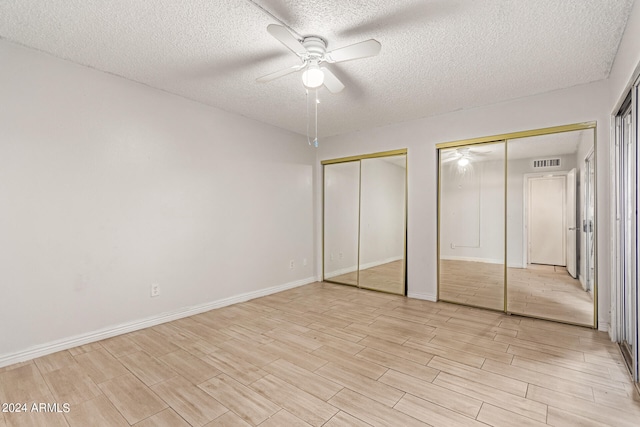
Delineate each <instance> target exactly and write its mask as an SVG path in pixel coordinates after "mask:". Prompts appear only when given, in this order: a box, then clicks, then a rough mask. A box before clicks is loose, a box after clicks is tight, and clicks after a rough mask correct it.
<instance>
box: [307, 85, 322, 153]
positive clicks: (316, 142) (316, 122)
mask: <svg viewBox="0 0 640 427" xmlns="http://www.w3.org/2000/svg"><path fill="white" fill-rule="evenodd" d="M314 92H315V97H314V98H315V99H314V101H310V100H309V89H306V90H305V93H306V98H307V99H306V101H307V142H308V143H309V145H311V144H313V146H314V147H316V148H318V103H319V102H318V90H317V89H316V90H314ZM309 102H313V104H314V108H315V134H316V136H315V138H314V140H313V141H311V138H310V135H309V133H310V132H309V123H310V122H311V117H309Z"/></svg>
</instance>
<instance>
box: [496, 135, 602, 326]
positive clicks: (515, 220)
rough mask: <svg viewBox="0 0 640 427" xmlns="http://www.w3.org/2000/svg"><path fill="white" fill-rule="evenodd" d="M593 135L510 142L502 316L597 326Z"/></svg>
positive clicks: (535, 138)
mask: <svg viewBox="0 0 640 427" xmlns="http://www.w3.org/2000/svg"><path fill="white" fill-rule="evenodd" d="M593 134H594V131H593V129H587V130H580V131H573V132H564V133H557V134H550V135H540V136H533V137H529V138H520V139H515V140H510V141H508V142H507V158H508V165H507V171H508V173H507V189H508V190H507V194H508V195H507V266H508V269H507V283H508V292H507V300H508V301H507V310H508V311H509V312H513V313H518V314H525V315H530V316H535V317H542V318H548V319H554V320H559V321H563V322H568V323H577V324H583V325H593V323H594V296H593V290H594V284H593V280H594V265H595V263H594V255H595V246H594V242H595V239H594V231H595V230H594V224H595V221H594V212H595V209H594V200H595V197H594V188H593V183H594V180H593V176H594V167H593V166H594V165H593V159H594V156H593V149H594V138H593Z"/></svg>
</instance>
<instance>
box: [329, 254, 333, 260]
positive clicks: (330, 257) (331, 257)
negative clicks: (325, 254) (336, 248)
mask: <svg viewBox="0 0 640 427" xmlns="http://www.w3.org/2000/svg"><path fill="white" fill-rule="evenodd" d="M329 259H330V260H331V261H333V252H331V254H330V255H329Z"/></svg>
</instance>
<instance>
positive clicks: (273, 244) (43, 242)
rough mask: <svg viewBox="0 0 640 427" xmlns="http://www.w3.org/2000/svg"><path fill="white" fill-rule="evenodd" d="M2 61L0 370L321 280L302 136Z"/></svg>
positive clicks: (18, 58)
mask: <svg viewBox="0 0 640 427" xmlns="http://www.w3.org/2000/svg"><path fill="white" fill-rule="evenodd" d="M0 63H2V67H0V97H1V99H2V103H0V201H1V202H2V207H1V208H0V236H1V241H2V244H1V245H0V290H1V296H0V299H1V300H2V309H1V310H0V366H2V365H3V364H8V363H10V362H14V361H16V358H27V356H29V355H31V356H34V355H37V354H39V353H38V352H39V351H44V352H46V351H51V350H55V349H56V348H57V347H55V345H53V344H55V343H58V344H60V343H62V344H60V345H61V346H64V345H65V344H64V343H66V344H67V345H68V344H69V343H70V342H71V341H69V340H72V341H73V339H76V340H80V341H82V339H86V338H87V337H88V336H90V334H93V333H96V331H103V332H104V331H110V330H112V328H113V327H114V326H116V325H130V324H132V323H135V322H138V321H140V320H141V319H149V318H154V317H156V316H158V315H160V314H162V313H170V312H177V311H180V310H182V309H184V308H186V307H190V306H198V305H201V304H206V303H210V302H220V301H223V300H225V299H227V298H231V299H233V297H240V298H241V297H243V296H245V297H246V296H247V295H249V296H251V295H253V296H255V295H257V294H260V293H261V292H268V291H269V290H273V289H274V287H278V286H283V287H286V286H294V285H297V284H301V283H306V282H309V281H313V279H314V277H315V276H316V275H317V274H316V272H314V271H313V267H312V266H313V265H314V263H313V262H312V260H313V259H315V258H316V256H317V255H319V253H320V252H317V253H316V248H315V246H314V240H315V239H314V214H316V213H317V211H316V210H315V209H316V208H317V206H315V203H314V199H313V194H314V188H313V185H314V183H313V177H314V174H315V172H314V167H316V166H315V160H316V151H315V149H312V148H309V146H308V145H307V144H306V141H305V140H304V137H302V136H299V135H296V134H293V133H290V132H287V131H283V130H279V129H277V128H274V127H271V126H268V125H264V124H261V123H258V122H255V121H252V120H248V119H245V118H243V117H240V116H237V115H234V114H229V113H226V112H223V111H220V110H216V109H213V108H209V107H206V106H203V105H200V104H197V103H193V102H190V101H187V100H184V99H181V98H179V97H175V96H172V95H169V94H166V93H163V92H159V91H156V90H152V89H149V88H147V87H145V86H143V85H139V84H135V83H132V82H129V81H126V80H123V79H120V78H118V77H114V76H111V75H108V74H104V73H101V72H97V71H95V70H91V69H88V68H84V67H81V66H77V65H74V64H71V63H68V62H65V61H62V60H58V59H55V58H52V57H50V56H47V55H45V54H42V53H40V52H37V51H34V50H29V49H26V48H23V47H19V46H16V45H13V44H10V43H7V42H4V41H0ZM302 258H307V259H308V260H309V262H308V263H307V266H303V263H302ZM290 259H295V265H296V268H294V269H289V260H290ZM152 283H159V284H160V289H161V295H160V296H159V297H157V298H153V299H152V298H150V285H151V284H152ZM227 301H229V300H227ZM75 342H76V343H77V342H78V341H75ZM48 345H52V346H49V347H47V346H48Z"/></svg>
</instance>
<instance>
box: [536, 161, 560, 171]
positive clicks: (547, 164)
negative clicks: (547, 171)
mask: <svg viewBox="0 0 640 427" xmlns="http://www.w3.org/2000/svg"><path fill="white" fill-rule="evenodd" d="M558 166H560V159H539V160H534V161H533V167H534V168H535V169H538V168H555V167H558Z"/></svg>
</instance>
